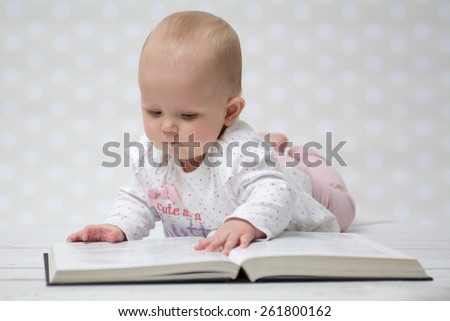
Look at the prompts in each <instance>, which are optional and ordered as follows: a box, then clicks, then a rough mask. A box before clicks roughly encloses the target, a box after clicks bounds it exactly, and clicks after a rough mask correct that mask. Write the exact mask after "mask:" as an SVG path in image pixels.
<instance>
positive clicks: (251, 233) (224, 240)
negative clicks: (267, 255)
mask: <svg viewBox="0 0 450 321" xmlns="http://www.w3.org/2000/svg"><path fill="white" fill-rule="evenodd" d="M265 237H266V235H265V234H264V233H263V232H261V231H260V230H258V229H257V228H255V227H254V226H253V225H252V224H250V223H249V222H247V221H245V220H242V219H239V218H231V219H229V220H227V221H226V222H225V223H223V224H222V225H221V226H220V227H219V228H218V229H217V230H216V231H215V233H214V235H212V236H210V237H208V238H206V239H203V240H200V241H199V242H198V243H197V245H196V246H195V249H196V250H206V251H215V250H217V249H218V248H222V254H224V255H228V254H230V251H231V250H232V249H233V248H235V247H236V246H238V245H240V246H241V247H242V248H246V247H247V246H248V245H249V244H250V243H251V242H252V241H254V240H256V239H259V238H265Z"/></svg>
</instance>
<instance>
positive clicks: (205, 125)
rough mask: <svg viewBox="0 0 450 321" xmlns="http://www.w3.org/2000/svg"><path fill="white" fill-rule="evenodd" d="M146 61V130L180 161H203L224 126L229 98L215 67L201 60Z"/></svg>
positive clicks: (143, 90) (148, 58)
mask: <svg viewBox="0 0 450 321" xmlns="http://www.w3.org/2000/svg"><path fill="white" fill-rule="evenodd" d="M162 60H163V61H161V59H160V60H159V61H158V60H157V59H152V56H151V55H150V54H149V55H147V56H143V57H142V58H141V64H140V70H139V85H140V91H141V105H142V114H143V120H144V128H145V133H146V135H147V137H148V138H149V139H150V140H151V141H152V142H153V143H154V145H155V147H156V148H158V149H160V150H163V151H167V152H168V153H169V154H172V155H174V154H175V156H177V157H178V158H179V159H180V160H182V161H186V160H189V159H196V160H198V159H201V158H202V155H204V153H205V152H206V149H207V148H208V145H207V144H208V143H209V142H215V141H216V140H217V138H218V137H219V135H220V133H221V131H222V128H223V126H224V121H225V116H226V107H227V102H228V99H229V97H227V95H226V94H224V91H223V90H218V86H217V84H216V83H215V82H214V81H213V79H214V74H213V73H212V69H213V68H208V67H205V64H201V63H199V62H198V61H196V59H189V58H186V59H184V58H183V59H181V60H177V61H176V63H174V61H170V59H162Z"/></svg>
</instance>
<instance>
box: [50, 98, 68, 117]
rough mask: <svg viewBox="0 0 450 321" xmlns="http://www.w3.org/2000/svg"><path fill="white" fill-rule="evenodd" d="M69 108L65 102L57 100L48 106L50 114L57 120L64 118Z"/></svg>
mask: <svg viewBox="0 0 450 321" xmlns="http://www.w3.org/2000/svg"><path fill="white" fill-rule="evenodd" d="M68 110H69V107H68V106H67V103H66V102H65V101H61V100H57V101H55V102H54V103H52V105H51V106H50V113H51V114H52V115H53V116H54V117H57V118H64V117H66V116H67V113H68Z"/></svg>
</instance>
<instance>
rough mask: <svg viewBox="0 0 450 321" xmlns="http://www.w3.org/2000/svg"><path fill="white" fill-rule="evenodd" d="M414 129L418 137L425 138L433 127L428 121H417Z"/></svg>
mask: <svg viewBox="0 0 450 321" xmlns="http://www.w3.org/2000/svg"><path fill="white" fill-rule="evenodd" d="M414 129H415V130H416V133H417V134H419V135H420V136H427V135H429V134H430V133H431V131H432V130H433V125H432V124H431V122H429V121H428V120H419V121H418V122H416V124H415V126H414Z"/></svg>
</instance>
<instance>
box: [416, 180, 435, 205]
mask: <svg viewBox="0 0 450 321" xmlns="http://www.w3.org/2000/svg"><path fill="white" fill-rule="evenodd" d="M416 193H417V197H418V198H419V199H420V200H422V201H430V200H431V199H433V197H434V189H433V187H432V186H431V185H428V184H424V185H420V186H419V187H418V188H417V192H416Z"/></svg>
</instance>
